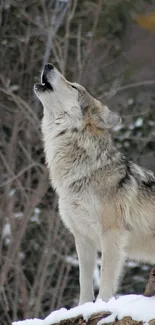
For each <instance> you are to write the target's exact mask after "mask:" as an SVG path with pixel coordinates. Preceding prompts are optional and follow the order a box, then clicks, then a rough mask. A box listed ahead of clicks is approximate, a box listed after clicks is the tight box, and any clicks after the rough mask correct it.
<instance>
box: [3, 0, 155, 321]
mask: <svg viewBox="0 0 155 325" xmlns="http://www.w3.org/2000/svg"><path fill="white" fill-rule="evenodd" d="M0 34H1V37H0V58H1V59H0V98H1V101H0V196H1V197H0V200H1V203H0V253H1V260H0V323H1V324H6V325H7V324H10V323H11V321H12V320H19V319H25V318H31V317H32V318H33V317H45V316H46V315H47V314H48V313H49V312H51V311H52V310H54V309H58V308H60V307H62V306H66V307H71V306H74V305H76V304H77V301H78V295H79V284H78V261H77V256H76V252H75V248H74V239H73V237H72V235H71V234H69V232H68V231H67V230H66V229H65V228H64V226H63V225H62V222H61V220H60V217H59V215H58V213H57V197H56V195H55V193H54V192H53V190H52V188H51V187H50V182H49V180H48V171H47V168H46V166H45V159H44V153H43V144H42V139H41V132H40V122H41V118H42V107H41V105H40V103H39V102H38V100H37V99H36V98H35V96H34V94H33V84H34V83H35V82H38V81H39V79H40V72H41V69H42V67H43V65H44V64H45V63H47V62H52V63H53V64H54V65H56V67H57V68H58V69H59V70H60V71H61V72H62V73H63V74H64V75H65V76H66V77H67V78H68V79H69V80H70V81H77V82H79V83H81V84H83V85H84V86H85V87H86V88H87V89H88V90H89V91H90V92H91V93H92V94H93V95H94V96H95V97H97V98H98V99H100V100H101V101H103V102H104V103H106V104H108V105H109V106H110V108H111V109H112V110H115V111H117V112H119V114H120V115H121V116H122V118H123V123H122V124H121V125H120V126H119V128H117V130H116V132H115V133H114V137H115V142H116V145H117V147H118V149H119V150H121V151H122V152H124V153H125V154H126V155H127V156H128V158H129V159H132V160H133V161H135V162H137V163H138V164H140V165H142V166H144V167H147V168H150V169H152V170H154V171H155V1H153V0H152V1H151V0H137V1H135V0H88V1H86V0H83V1H82V0H31V1H30V0H27V1H24V0H1V4H0ZM150 269H151V265H146V264H145V265H140V264H138V263H135V262H131V261H130V262H127V263H126V267H125V272H124V277H123V280H122V283H121V286H120V288H119V292H118V294H127V293H142V292H143V290H144V287H145V283H146V281H147V279H148V276H149V271H150ZM99 270H100V256H98V260H97V267H96V270H95V275H94V285H95V290H96V293H97V290H98V286H99Z"/></svg>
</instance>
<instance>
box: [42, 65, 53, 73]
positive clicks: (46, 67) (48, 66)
mask: <svg viewBox="0 0 155 325" xmlns="http://www.w3.org/2000/svg"><path fill="white" fill-rule="evenodd" d="M53 69H54V65H53V64H51V63H47V64H45V67H44V72H45V73H46V72H49V71H51V70H53Z"/></svg>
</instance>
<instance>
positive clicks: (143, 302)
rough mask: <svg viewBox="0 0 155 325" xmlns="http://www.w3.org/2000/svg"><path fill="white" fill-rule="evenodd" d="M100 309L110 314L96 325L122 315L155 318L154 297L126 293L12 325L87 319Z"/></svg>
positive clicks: (145, 318)
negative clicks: (76, 318)
mask: <svg viewBox="0 0 155 325" xmlns="http://www.w3.org/2000/svg"><path fill="white" fill-rule="evenodd" d="M102 311H105V312H107V311H109V312H111V315H110V316H108V317H106V318H103V319H101V320H100V321H99V322H98V325H101V324H103V323H109V322H113V321H115V319H116V318H117V319H118V320H121V319H122V318H123V317H126V316H130V317H131V318H132V319H133V320H135V321H143V322H145V323H148V322H149V321H150V320H152V319H155V297H149V298H148V297H144V296H142V295H127V296H121V297H119V298H118V299H115V298H111V299H110V300H109V301H108V302H104V301H102V300H101V299H99V300H97V301H96V302H95V303H93V302H88V303H85V304H83V305H81V306H78V307H75V308H71V309H70V310H67V309H65V308H62V309H60V310H57V311H54V312H52V313H51V314H50V315H49V316H48V317H46V318H45V319H44V320H41V319H36V318H35V319H28V320H25V321H19V322H13V323H12V324H13V325H51V324H54V323H59V322H60V321H61V320H65V319H68V318H72V317H77V316H80V315H82V316H83V318H84V320H85V321H87V320H88V319H89V318H90V316H91V315H92V314H95V313H99V312H102Z"/></svg>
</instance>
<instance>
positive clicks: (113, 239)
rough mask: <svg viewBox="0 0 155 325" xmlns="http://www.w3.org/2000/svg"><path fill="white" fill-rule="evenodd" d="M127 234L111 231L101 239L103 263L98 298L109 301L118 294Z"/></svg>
mask: <svg viewBox="0 0 155 325" xmlns="http://www.w3.org/2000/svg"><path fill="white" fill-rule="evenodd" d="M126 243H127V235H126V233H124V231H123V232H121V231H120V230H109V231H108V232H107V233H104V234H103V235H102V237H101V247H102V263H101V282H100V290H99V295H98V298H101V299H103V300H104V301H108V300H109V299H110V298H111V297H112V296H113V295H114V293H115V292H116V289H117V285H118V281H119V277H120V275H121V270H122V267H123V264H124V260H125V252H124V248H125V245H126Z"/></svg>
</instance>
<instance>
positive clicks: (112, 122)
mask: <svg viewBox="0 0 155 325" xmlns="http://www.w3.org/2000/svg"><path fill="white" fill-rule="evenodd" d="M98 117H99V121H98V123H97V124H98V126H99V128H101V129H112V128H114V127H115V126H116V125H117V124H119V123H121V122H122V119H121V118H120V117H119V116H118V115H117V114H115V113H114V112H112V111H110V110H109V108H108V107H107V106H104V105H103V106H102V110H101V109H100V111H99V114H98Z"/></svg>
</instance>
